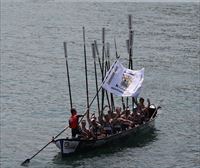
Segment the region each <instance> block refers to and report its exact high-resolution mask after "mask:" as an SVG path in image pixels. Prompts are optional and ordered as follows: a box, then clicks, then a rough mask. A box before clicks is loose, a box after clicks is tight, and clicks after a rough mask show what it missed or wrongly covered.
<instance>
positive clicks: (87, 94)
mask: <svg viewBox="0 0 200 168" xmlns="http://www.w3.org/2000/svg"><path fill="white" fill-rule="evenodd" d="M83 44H84V60H85V86H86V96H87V107H89V92H88V76H87V56H86V45H85V27H83Z"/></svg>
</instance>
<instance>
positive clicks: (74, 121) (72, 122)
mask: <svg viewBox="0 0 200 168" xmlns="http://www.w3.org/2000/svg"><path fill="white" fill-rule="evenodd" d="M82 116H83V115H77V111H76V109H75V108H72V109H71V117H70V119H69V127H70V128H71V131H72V138H75V137H76V135H77V134H80V130H79V124H78V120H79V117H82Z"/></svg>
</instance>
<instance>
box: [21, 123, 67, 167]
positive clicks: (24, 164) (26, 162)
mask: <svg viewBox="0 0 200 168" xmlns="http://www.w3.org/2000/svg"><path fill="white" fill-rule="evenodd" d="M68 128H69V126H67V127H65V128H64V129H63V130H62V131H61V132H60V133H59V134H57V135H56V136H55V137H53V138H52V140H51V141H49V142H48V143H47V144H46V145H45V146H44V147H43V148H41V149H40V150H39V151H38V152H37V153H35V154H34V155H33V156H32V157H30V158H28V159H26V160H25V161H24V162H22V163H21V166H26V165H27V164H28V163H29V162H30V160H31V159H33V158H34V157H35V156H36V155H38V154H39V153H40V152H41V151H42V150H43V149H45V148H46V147H47V146H48V145H49V144H50V143H52V142H53V141H54V139H56V138H57V137H58V136H60V135H61V134H62V133H63V132H64V131H65V130H66V129H68Z"/></svg>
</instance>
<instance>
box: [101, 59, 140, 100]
mask: <svg viewBox="0 0 200 168" xmlns="http://www.w3.org/2000/svg"><path fill="white" fill-rule="evenodd" d="M143 80H144V68H142V69H141V70H138V71H134V70H131V69H128V68H125V67H124V66H123V65H122V64H121V63H120V62H119V60H118V61H116V62H115V63H114V64H113V65H112V66H111V68H110V69H109V71H108V72H107V73H106V77H105V78H104V81H103V84H102V87H103V88H104V89H105V90H107V91H108V92H110V93H113V94H115V95H117V96H122V97H137V96H138V95H139V94H140V92H141V87H142V83H143Z"/></svg>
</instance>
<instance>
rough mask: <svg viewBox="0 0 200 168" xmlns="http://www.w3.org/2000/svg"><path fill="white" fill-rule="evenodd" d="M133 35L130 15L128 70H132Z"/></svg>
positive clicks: (130, 16)
mask: <svg viewBox="0 0 200 168" xmlns="http://www.w3.org/2000/svg"><path fill="white" fill-rule="evenodd" d="M133 34H134V31H133V30H132V15H129V69H133ZM133 108H134V98H132V109H133Z"/></svg>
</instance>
